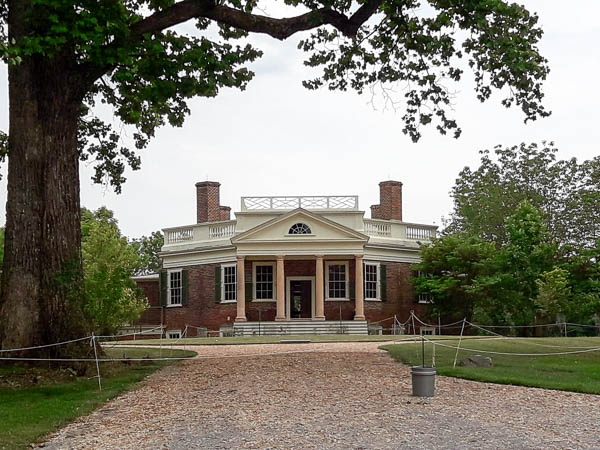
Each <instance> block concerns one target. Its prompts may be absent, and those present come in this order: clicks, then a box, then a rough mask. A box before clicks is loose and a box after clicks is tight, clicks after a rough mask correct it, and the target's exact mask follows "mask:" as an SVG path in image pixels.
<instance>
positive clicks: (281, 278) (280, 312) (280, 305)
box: [275, 255, 286, 320]
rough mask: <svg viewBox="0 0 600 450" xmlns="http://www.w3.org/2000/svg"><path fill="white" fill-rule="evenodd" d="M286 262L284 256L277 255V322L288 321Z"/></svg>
mask: <svg viewBox="0 0 600 450" xmlns="http://www.w3.org/2000/svg"><path fill="white" fill-rule="evenodd" d="M284 262H285V261H284V259H283V255H277V315H276V316H275V320H286V317H285V268H284V266H285V264H284Z"/></svg>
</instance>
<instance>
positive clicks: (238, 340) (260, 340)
mask: <svg viewBox="0 0 600 450" xmlns="http://www.w3.org/2000/svg"><path fill="white" fill-rule="evenodd" d="M402 337H404V336H392V335H368V336H365V335H352V334H311V335H306V334H304V335H297V336H236V337H218V338H184V339H163V340H162V341H161V340H160V339H138V340H136V341H118V343H119V344H127V345H130V344H133V345H161V344H162V345H163V346H166V347H168V346H169V345H172V344H176V345H178V346H179V345H181V346H183V345H246V344H278V343H279V341H280V340H290V339H302V340H306V339H308V340H310V341H311V342H386V341H393V340H395V339H398V338H402Z"/></svg>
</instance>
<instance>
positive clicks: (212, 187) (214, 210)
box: [196, 181, 231, 223]
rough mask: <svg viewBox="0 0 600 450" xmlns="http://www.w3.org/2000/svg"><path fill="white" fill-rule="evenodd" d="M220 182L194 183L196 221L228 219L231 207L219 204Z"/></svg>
mask: <svg viewBox="0 0 600 450" xmlns="http://www.w3.org/2000/svg"><path fill="white" fill-rule="evenodd" d="M220 188H221V183H218V182H216V181H201V182H199V183H196V205H197V218H198V223H204V222H219V221H221V220H229V214H230V212H231V208H230V207H229V206H221V204H220V203H221V201H220V199H219V190H220Z"/></svg>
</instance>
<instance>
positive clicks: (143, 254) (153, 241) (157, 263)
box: [130, 231, 165, 275]
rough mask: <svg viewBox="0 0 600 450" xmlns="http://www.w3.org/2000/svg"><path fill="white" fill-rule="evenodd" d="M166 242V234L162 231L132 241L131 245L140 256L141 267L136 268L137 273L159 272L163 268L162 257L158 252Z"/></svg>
mask: <svg viewBox="0 0 600 450" xmlns="http://www.w3.org/2000/svg"><path fill="white" fill-rule="evenodd" d="M164 242H165V240H164V236H163V234H162V233H161V232H160V231H154V232H152V234H150V236H142V237H141V238H139V239H134V240H133V241H132V242H131V244H130V245H131V246H132V247H133V248H134V249H135V251H136V252H137V253H138V255H139V258H140V267H139V268H138V269H137V270H136V275H147V274H151V273H157V272H158V271H159V270H160V269H161V268H162V259H161V257H160V256H158V254H159V253H160V250H161V248H162V246H163V245H164Z"/></svg>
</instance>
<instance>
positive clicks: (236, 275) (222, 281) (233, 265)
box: [221, 263, 238, 303]
mask: <svg viewBox="0 0 600 450" xmlns="http://www.w3.org/2000/svg"><path fill="white" fill-rule="evenodd" d="M225 267H235V299H234V300H225ZM237 288H238V273H237V263H227V264H221V303H237Z"/></svg>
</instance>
